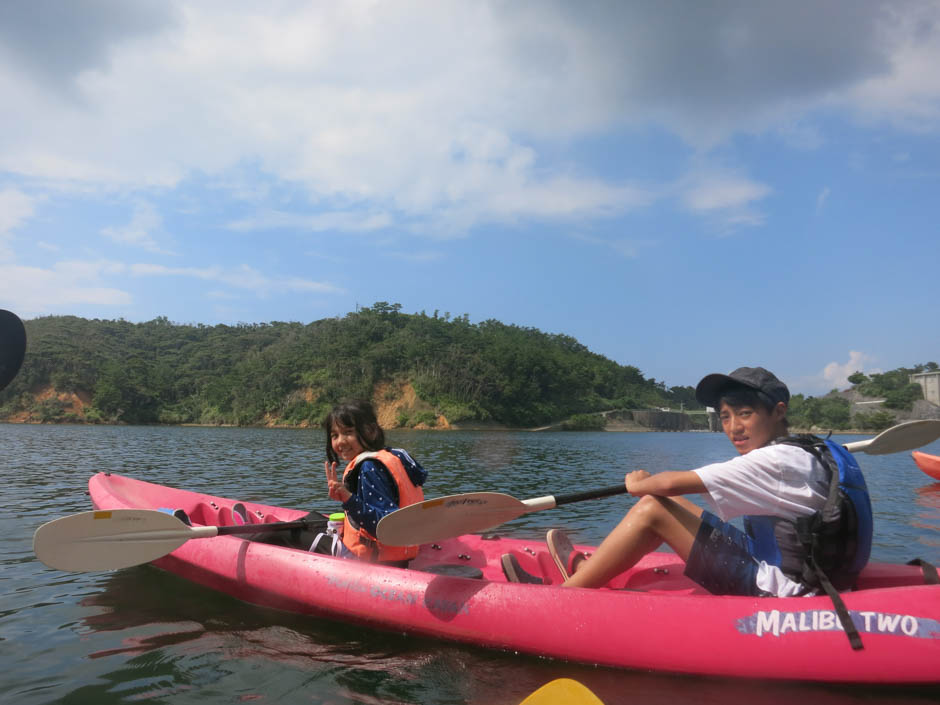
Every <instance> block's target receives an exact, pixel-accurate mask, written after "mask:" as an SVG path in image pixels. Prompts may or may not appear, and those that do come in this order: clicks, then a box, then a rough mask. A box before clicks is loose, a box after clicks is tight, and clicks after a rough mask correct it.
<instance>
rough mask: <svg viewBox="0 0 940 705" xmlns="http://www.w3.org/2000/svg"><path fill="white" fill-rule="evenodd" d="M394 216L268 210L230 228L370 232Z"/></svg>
mask: <svg viewBox="0 0 940 705" xmlns="http://www.w3.org/2000/svg"><path fill="white" fill-rule="evenodd" d="M391 224H392V218H391V216H389V215H388V214H387V213H359V212H355V211H345V212H332V213H317V214H314V215H308V214H304V213H289V212H284V211H266V212H262V213H259V214H257V215H254V216H251V217H248V218H242V219H240V220H236V221H233V222H231V223H229V224H228V225H227V226H226V227H227V228H229V229H230V230H241V231H249V230H271V229H278V228H290V229H292V230H310V231H312V232H323V231H332V230H339V231H344V232H367V231H372V230H380V229H382V228H387V227H388V226H389V225H391Z"/></svg>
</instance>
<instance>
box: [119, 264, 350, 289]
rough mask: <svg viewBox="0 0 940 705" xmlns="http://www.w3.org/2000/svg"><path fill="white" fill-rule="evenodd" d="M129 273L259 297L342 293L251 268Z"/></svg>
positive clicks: (136, 269) (153, 268)
mask: <svg viewBox="0 0 940 705" xmlns="http://www.w3.org/2000/svg"><path fill="white" fill-rule="evenodd" d="M127 269H128V272H129V273H130V274H132V275H134V276H150V277H153V276H159V277H188V278H192V279H200V280H203V281H210V282H218V283H220V284H225V285H227V286H231V287H233V288H235V289H247V290H251V291H253V292H254V293H256V294H257V295H259V296H262V297H263V296H269V295H271V294H285V293H319V294H329V293H339V292H342V291H343V290H342V289H341V288H339V287H337V286H334V285H333V284H329V283H326V282H316V281H311V280H309V279H302V278H299V277H286V278H280V277H269V276H267V275H265V274H262V273H261V272H259V271H258V270H256V269H254V268H253V267H250V266H248V265H241V266H240V267H234V268H224V267H218V266H212V267H202V268H200V267H165V266H163V265H160V264H132V265H130V266H129V267H128V268H127Z"/></svg>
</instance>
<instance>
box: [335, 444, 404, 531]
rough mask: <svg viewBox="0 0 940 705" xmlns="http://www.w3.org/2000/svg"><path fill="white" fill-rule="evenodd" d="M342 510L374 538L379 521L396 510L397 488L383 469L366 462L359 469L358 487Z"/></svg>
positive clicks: (381, 466)
mask: <svg viewBox="0 0 940 705" xmlns="http://www.w3.org/2000/svg"><path fill="white" fill-rule="evenodd" d="M343 509H344V510H345V511H346V513H347V514H350V515H351V516H352V517H353V519H355V520H356V523H358V524H359V526H361V527H362V528H363V529H365V530H366V531H368V532H369V533H370V534H372V535H373V536H375V531H376V526H377V525H378V523H379V520H380V519H381V518H382V517H384V516H385V515H386V514H390V513H391V512H394V511H395V510H396V509H398V488H397V487H396V486H395V482H394V480H392V476H391V475H390V474H389V472H388V470H386V469H385V467H384V466H383V465H382V464H381V463H378V462H376V461H374V460H366V461H364V462H363V463H362V465H361V466H360V468H359V487H358V489H357V491H356V494H354V495H353V496H352V497H350V498H349V499H347V500H346V501H345V502H344V503H343Z"/></svg>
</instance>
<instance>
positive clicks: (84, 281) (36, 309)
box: [0, 261, 131, 318]
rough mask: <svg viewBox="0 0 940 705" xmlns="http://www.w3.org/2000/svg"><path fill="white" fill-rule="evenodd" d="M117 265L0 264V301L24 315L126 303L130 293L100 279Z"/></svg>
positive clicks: (84, 263) (118, 267) (74, 263)
mask: <svg viewBox="0 0 940 705" xmlns="http://www.w3.org/2000/svg"><path fill="white" fill-rule="evenodd" d="M120 268H121V265H118V264H116V263H114V262H107V261H101V262H60V263H58V264H56V265H54V266H53V267H51V268H49V269H42V268H39V267H25V266H18V265H0V300H2V301H3V302H4V305H6V306H8V307H9V308H10V309H11V310H14V311H16V312H17V314H18V315H20V316H21V317H24V318H29V317H33V316H38V315H42V314H49V313H52V312H69V311H70V310H71V309H73V308H74V307H76V306H81V305H86V304H92V305H96V306H114V307H117V306H126V305H128V304H130V303H131V295H130V294H129V293H128V292H126V291H124V290H121V289H118V288H114V287H111V286H107V285H106V284H105V283H104V282H103V281H102V277H103V275H106V274H109V273H114V272H115V271H117V270H120Z"/></svg>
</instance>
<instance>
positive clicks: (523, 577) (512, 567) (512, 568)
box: [500, 553, 545, 585]
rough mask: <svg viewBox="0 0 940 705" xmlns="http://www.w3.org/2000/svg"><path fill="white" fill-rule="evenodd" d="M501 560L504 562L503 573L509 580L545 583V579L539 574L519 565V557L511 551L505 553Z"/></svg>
mask: <svg viewBox="0 0 940 705" xmlns="http://www.w3.org/2000/svg"><path fill="white" fill-rule="evenodd" d="M500 562H501V563H502V564H503V574H504V575H505V576H506V581H507V582H510V583H529V584H531V585H544V584H545V581H544V580H542V579H541V578H539V577H538V576H535V575H532V574H531V573H528V572H526V571H525V569H524V568H523V567H522V566H521V565H519V559H518V558H516V557H515V556H514V555H513V554H511V553H504V554H503V557H502V558H501V559H500Z"/></svg>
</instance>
